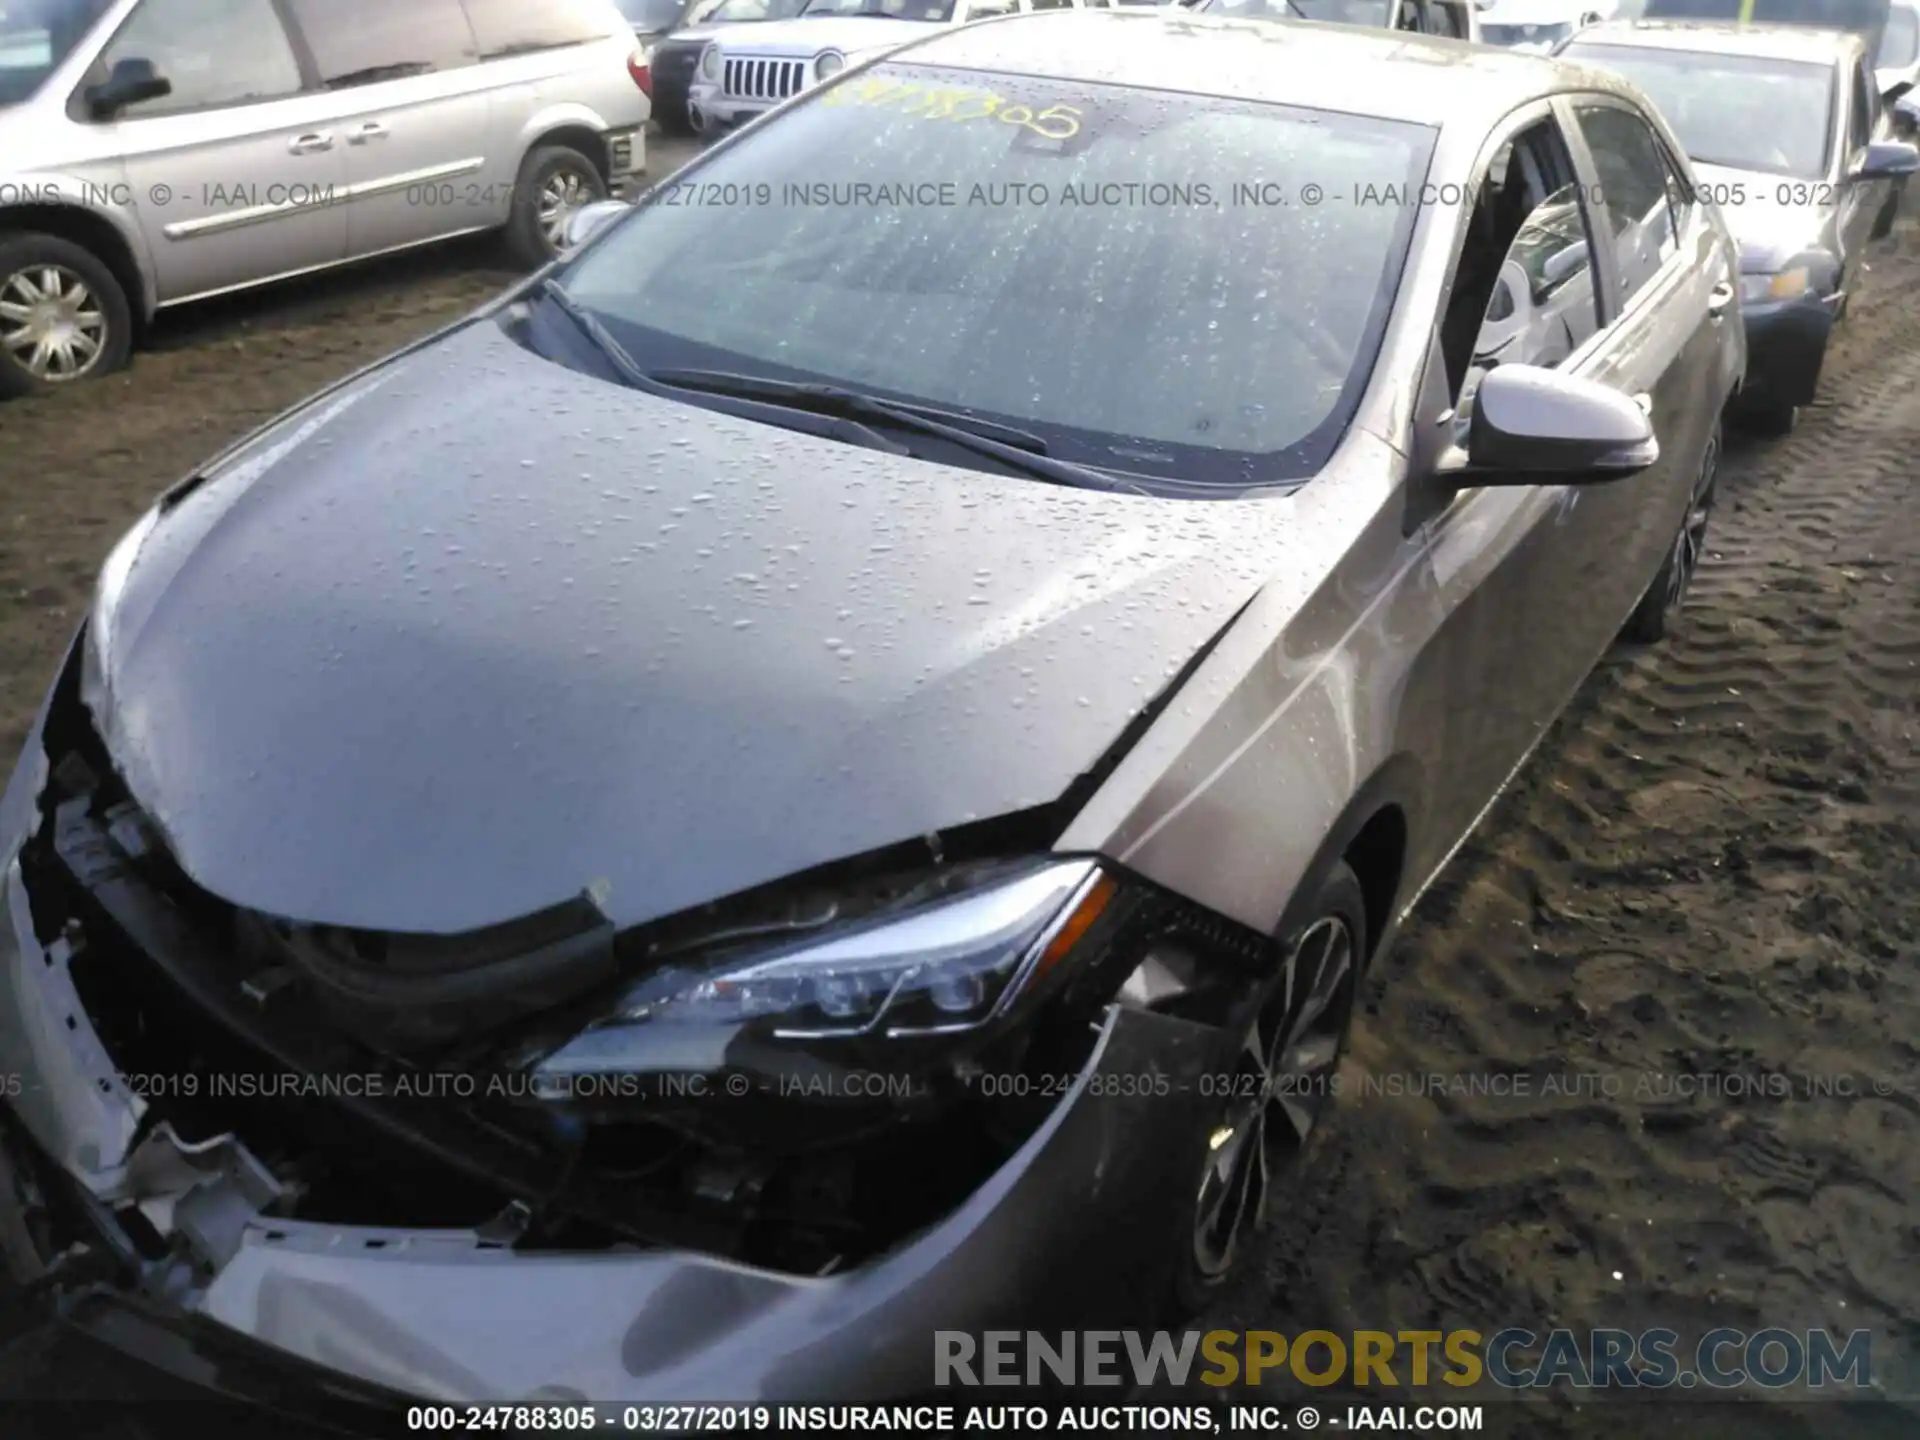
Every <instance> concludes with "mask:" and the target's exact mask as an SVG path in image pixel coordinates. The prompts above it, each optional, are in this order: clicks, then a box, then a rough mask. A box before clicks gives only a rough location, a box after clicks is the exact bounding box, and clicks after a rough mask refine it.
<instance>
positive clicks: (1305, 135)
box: [562, 65, 1433, 489]
mask: <svg viewBox="0 0 1920 1440" xmlns="http://www.w3.org/2000/svg"><path fill="white" fill-rule="evenodd" d="M989 87H990V88H989ZM1432 144H1433V132H1432V131H1431V130H1430V129H1428V128H1426V127H1424V126H1417V125H1412V124H1407V123H1402V122H1395V121H1385V120H1375V119H1370V118H1363V117H1359V116H1352V115H1336V114H1332V113H1327V112H1318V111H1310V110H1298V109H1293V108H1288V107H1282V106H1277V105H1258V104H1247V103H1241V102H1236V101H1229V100H1224V99H1213V98H1211V97H1198V96H1180V97H1178V98H1177V99H1176V98H1174V97H1171V96H1168V95H1164V94H1160V93H1157V92H1147V91H1136V90H1127V89H1120V88H1112V87H1105V86H1088V85H1083V84H1068V83H1064V82H1048V81H1041V80H1034V79H1028V78H1025V77H1019V78H1015V77H998V78H995V79H993V80H991V81H987V80H983V79H982V77H981V76H980V75H979V74H977V73H973V72H947V71H943V70H934V69H931V68H923V67H908V66H904V65H885V66H882V67H880V68H878V69H876V70H874V71H873V72H871V73H870V74H867V75H862V76H860V77H858V78H857V79H855V80H852V81H849V82H846V83H843V84H839V85H834V86H830V87H828V88H827V89H825V90H824V91H821V92H818V93H817V94H816V96H815V98H813V99H812V100H810V101H808V102H805V103H803V104H802V105H801V106H800V108H798V109H796V110H794V111H792V112H790V113H789V114H788V115H787V116H786V117H784V118H783V119H781V120H780V121H778V122H776V123H773V124H770V125H766V126H764V127H759V128H756V129H755V130H754V131H753V132H751V133H750V134H743V135H742V136H740V137H739V138H738V139H737V140H736V141H735V142H734V143H732V144H730V145H728V146H726V147H725V148H723V149H720V150H717V151H715V152H713V153H712V155H711V156H710V157H709V158H707V159H706V160H705V161H703V162H700V163H699V165H698V174H697V176H695V175H693V174H691V173H690V174H689V176H688V178H687V179H686V181H685V182H684V184H685V185H686V186H687V187H690V188H694V189H698V190H699V191H700V192H701V193H702V194H712V195H716V196H727V195H731V196H735V197H738V199H739V201H740V203H739V204H737V205H735V204H731V203H730V204H729V205H728V207H727V208H725V209H720V208H714V207H708V206H686V205H676V204H673V203H671V202H670V200H669V201H668V202H666V203H652V204H644V205H643V206H642V207H641V208H640V209H639V210H638V211H637V212H636V213H635V214H634V215H632V216H631V217H630V218H629V219H628V220H626V221H624V222H622V223H621V224H620V225H619V226H618V227H616V228H615V229H614V230H612V231H611V232H609V233H608V234H607V236H606V237H605V239H604V240H603V241H602V242H600V243H598V244H596V245H594V246H593V247H592V248H590V249H589V250H587V251H586V252H585V253H583V254H582V255H581V257H580V258H579V259H578V260H577V261H575V262H574V263H573V264H571V265H569V266H568V267H566V268H565V270H564V271H563V272H562V281H563V283H564V285H565V287H566V289H567V290H568V292H570V293H571V294H572V295H573V296H574V298H575V299H576V300H577V301H578V303H579V304H580V305H581V306H583V307H584V308H586V309H588V310H591V311H593V312H595V313H596V314H597V315H598V316H600V317H601V318H602V319H603V321H604V322H605V324H606V326H607V328H608V329H609V331H610V332H612V333H613V334H614V335H615V336H616V337H617V338H618V339H619V341H620V342H621V343H622V344H623V345H624V346H625V347H626V349H627V350H628V351H629V352H630V354H631V355H632V357H633V359H634V360H635V361H636V362H637V363H638V364H639V365H640V366H642V367H644V368H646V369H649V370H653V369H659V368H663V367H664V368H676V367H704V368H713V369H725V370H731V371H746V372H750V373H753V374H757V375H772V376H776V377H778V378H782V379H802V380H814V381H824V382H829V383H832V384H835V385H838V386H841V387H845V388H853V389H858V390H861V391H865V392H867V393H881V394H883V395H885V396H887V397H888V398H892V399H895V400H902V401H917V402H920V403H922V404H926V405H936V406H940V407H942V408H945V409H949V410H961V411H967V412H970V413H972V414H974V415H976V416H979V417H982V418H985V419H989V420H994V421H998V422H1001V423H1003V424H1006V425H1012V426H1018V427H1020V428H1022V429H1024V430H1026V431H1028V432H1029V433H1032V434H1037V435H1039V436H1041V437H1042V438H1043V439H1044V440H1045V442H1046V445H1047V450H1048V453H1049V454H1051V455H1054V456H1057V457H1059V458H1061V459H1063V460H1069V461H1074V462H1077V463H1080V464H1083V465H1095V466H1105V467H1109V468H1113V469H1121V470H1126V471H1128V472H1130V473H1133V474H1136V475H1139V476H1143V477H1148V478H1152V477H1155V476H1164V477H1166V478H1167V479H1168V480H1170V481H1181V482H1201V483H1213V484H1219V485H1223V486H1232V487H1235V488H1236V489H1243V488H1246V487H1249V486H1253V485H1258V484H1265V483H1270V482H1273V481H1276V480H1285V479H1297V478H1302V477H1304V476H1307V475H1310V474H1312V473H1313V472H1314V471H1315V470H1316V469H1318V468H1319V466H1320V464H1321V463H1322V462H1323V461H1324V459H1325V457H1326V456H1327V454H1328V453H1330V452H1331V450H1332V447H1333V445H1334V443H1335V442H1337V440H1338V439H1339V437H1340V434H1341V433H1342V432H1343V431H1344V429H1345V427H1346V422H1347V418H1348V416H1350V415H1351V413H1352V410H1353V407H1354V406H1355V405H1356V404H1357V403H1358V400H1359V394H1360V390H1361V388H1362V387H1363V385H1364V384H1365V381H1366V377H1367V375H1368V374H1369V372H1370V371H1371V368H1372V364H1373V356H1374V352H1375V350H1376V349H1377V347H1378V343H1379V334H1380V330H1381V327H1382V326H1383V325H1384V324H1385V320H1386V315H1387V312H1388V310H1389V308H1390V306H1391V303H1392V297H1393V291H1394V287H1395V284H1396V282H1397V279H1398V276H1399V274H1400V270H1401V265H1402V261H1403V258H1404V255H1405V251H1406V247H1407V237H1408V235H1409V234H1410V232H1411V229H1412V222H1413V219H1414V215H1415V212H1416V209H1417V207H1416V206H1415V205H1414V204H1412V203H1410V202H1409V203H1400V202H1402V201H1403V200H1404V199H1405V196H1406V194H1407V192H1408V191H1409V190H1410V189H1413V188H1415V187H1417V186H1418V184H1419V183H1420V181H1421V180H1422V179H1423V178H1424V176H1425V173H1426V166H1427V159H1428V155H1429V153H1430V151H1431V149H1432ZM680 184H681V182H675V185H674V187H673V188H675V189H678V188H679V186H680ZM1289 197H1291V200H1292V203H1286V202H1287V200H1288V199H1289ZM1308 197H1311V198H1310V199H1309V198H1308Z"/></svg>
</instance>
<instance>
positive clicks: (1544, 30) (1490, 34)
mask: <svg viewBox="0 0 1920 1440" xmlns="http://www.w3.org/2000/svg"><path fill="white" fill-rule="evenodd" d="M1572 33H1573V22H1572V21H1571V20H1563V21H1561V22H1560V23H1558V24H1555V25H1495V24H1491V23H1489V22H1487V21H1484V20H1483V21H1482V22H1481V23H1480V39H1481V40H1482V41H1483V42H1485V43H1486V44H1488V45H1557V44H1558V43H1559V42H1560V41H1562V40H1564V39H1566V38H1567V36H1569V35H1571V34H1572Z"/></svg>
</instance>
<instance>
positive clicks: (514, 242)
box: [507, 145, 607, 270]
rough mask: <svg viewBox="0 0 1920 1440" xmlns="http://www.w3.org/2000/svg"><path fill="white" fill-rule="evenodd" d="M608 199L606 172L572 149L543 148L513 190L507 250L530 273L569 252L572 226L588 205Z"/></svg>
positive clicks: (526, 165)
mask: <svg viewBox="0 0 1920 1440" xmlns="http://www.w3.org/2000/svg"><path fill="white" fill-rule="evenodd" d="M606 198H607V182H606V179H605V177H604V176H602V175H601V173H600V167H599V166H598V165H595V164H594V163H593V161H592V160H591V159H590V158H589V157H587V156H586V155H583V154H581V153H580V152H579V151H578V150H575V149H574V148H573V147H572V146H571V145H542V146H540V147H538V148H537V149H535V150H534V151H532V152H531V153H530V154H529V155H528V156H527V158H526V160H525V162H524V163H523V164H522V165H521V166H520V179H519V181H518V183H516V184H515V186H514V189H513V218H512V219H511V220H509V221H508V222H507V246H508V248H509V249H510V250H511V251H512V252H513V258H514V259H515V261H517V262H518V263H519V264H521V265H523V266H525V267H526V268H527V269H529V270H534V269H538V268H539V267H540V266H542V265H545V264H546V263H547V262H548V261H549V260H551V259H553V258H554V257H555V256H556V255H558V254H559V253H560V252H561V251H562V250H564V249H565V248H566V240H567V224H568V222H569V221H571V220H572V219H573V217H574V215H575V213H576V212H578V211H579V210H581V209H582V208H584V207H585V206H588V205H592V204H595V203H596V202H598V201H601V200H605V199H606Z"/></svg>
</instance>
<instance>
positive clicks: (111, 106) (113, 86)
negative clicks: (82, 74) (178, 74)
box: [86, 55, 173, 120]
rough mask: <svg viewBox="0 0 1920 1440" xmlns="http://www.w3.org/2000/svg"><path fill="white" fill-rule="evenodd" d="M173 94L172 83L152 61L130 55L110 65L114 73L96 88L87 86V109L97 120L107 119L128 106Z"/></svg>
mask: <svg viewBox="0 0 1920 1440" xmlns="http://www.w3.org/2000/svg"><path fill="white" fill-rule="evenodd" d="M172 93H173V82H172V81H171V80H169V79H167V77H166V76H164V75H162V74H161V73H160V67H159V66H157V65H155V64H154V63H153V61H151V60H143V59H141V58H140V57H139V56H137V55H130V56H128V57H127V58H126V59H124V60H116V61H114V62H113V70H112V72H111V73H110V74H108V76H107V78H106V79H105V80H102V81H101V82H100V83H99V84H98V85H90V86H88V87H87V91H86V100H87V108H88V109H89V110H91V111H92V112H93V115H94V118H95V119H98V120H106V119H110V118H111V117H112V116H114V115H117V114H119V112H120V111H122V110H124V109H126V108H127V106H129V105H138V104H139V103H140V102H141V101H143V100H158V99H159V98H160V97H161V96H162V95H171V94H172Z"/></svg>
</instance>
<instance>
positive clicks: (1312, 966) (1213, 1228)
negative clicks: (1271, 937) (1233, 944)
mask: <svg viewBox="0 0 1920 1440" xmlns="http://www.w3.org/2000/svg"><path fill="white" fill-rule="evenodd" d="M1304 915H1305V918H1304V919H1303V920H1302V921H1301V923H1300V924H1299V926H1298V927H1297V928H1296V929H1295V930H1293V931H1292V932H1291V933H1290V934H1289V935H1288V936H1287V938H1286V940H1285V942H1284V944H1283V945H1282V947H1281V953H1282V954H1284V955H1285V956H1287V957H1288V960H1287V964H1286V966H1284V967H1282V968H1281V970H1280V972H1279V973H1277V974H1275V975H1274V976H1272V977H1271V978H1270V979H1269V980H1268V982H1267V983H1266V985H1265V987H1264V988H1263V990H1262V991H1261V993H1260V994H1259V995H1258V996H1257V997H1254V999H1253V1001H1252V1002H1251V1003H1249V1004H1248V1005H1247V1006H1246V1007H1245V1008H1244V1011H1243V1015H1244V1021H1243V1023H1245V1024H1246V1025H1247V1032H1246V1033H1247V1044H1246V1045H1245V1046H1243V1047H1242V1049H1241V1050H1240V1052H1239V1062H1240V1066H1241V1069H1240V1070H1239V1071H1237V1072H1236V1074H1235V1075H1234V1077H1233V1078H1232V1080H1231V1081H1229V1082H1227V1083H1226V1084H1225V1085H1224V1086H1223V1088H1226V1089H1229V1090H1230V1091H1231V1092H1232V1093H1230V1094H1229V1095H1227V1096H1225V1097H1223V1098H1222V1100H1221V1101H1220V1103H1219V1105H1218V1106H1217V1107H1216V1108H1215V1109H1213V1110H1210V1111H1209V1112H1208V1119H1207V1123H1206V1124H1205V1125H1204V1126H1202V1127H1201V1131H1200V1133H1199V1134H1197V1135H1196V1136H1194V1137H1193V1143H1192V1144H1191V1145H1190V1146H1189V1147H1188V1148H1187V1150H1186V1152H1185V1154H1184V1156H1183V1157H1182V1161H1181V1163H1183V1164H1185V1165H1187V1166H1188V1167H1189V1168H1188V1169H1187V1171H1186V1172H1184V1173H1187V1174H1190V1175H1193V1176H1194V1177H1195V1183H1194V1184H1193V1185H1192V1186H1191V1187H1190V1189H1191V1193H1192V1199H1191V1200H1190V1201H1188V1202H1186V1203H1183V1204H1182V1205H1180V1206H1179V1207H1177V1210H1178V1213H1177V1217H1176V1224H1175V1228H1174V1232H1173V1235H1172V1237H1171V1245H1172V1247H1173V1254H1172V1256H1171V1270H1172V1274H1171V1278H1170V1281H1169V1284H1168V1295H1167V1297H1166V1302H1165V1304H1164V1305H1163V1307H1162V1308H1163V1311H1165V1312H1167V1313H1168V1314H1169V1318H1170V1319H1173V1320H1182V1319H1186V1318H1188V1317H1190V1316H1192V1315H1194V1314H1196V1313H1197V1312H1199V1311H1200V1310H1202V1309H1204V1308H1205V1307H1206V1306H1207V1305H1208V1304H1209V1303H1210V1302H1211V1301H1212V1300H1213V1299H1214V1298H1215V1297H1216V1296H1218V1295H1219V1294H1220V1292H1221V1291H1222V1290H1224V1289H1226V1288H1227V1287H1228V1285H1229V1284H1230V1283H1231V1282H1232V1280H1233V1279H1234V1277H1235V1276H1236V1275H1237V1274H1239V1273H1240V1271H1241V1269H1242V1267H1243V1264H1244V1262H1245V1261H1246V1257H1247V1252H1248V1248H1249V1247H1248V1246H1247V1244H1246V1243H1245V1242H1246V1240H1247V1238H1248V1237H1249V1235H1250V1234H1251V1233H1252V1232H1253V1231H1255V1230H1257V1229H1259V1228H1262V1227H1263V1225H1264V1221H1265V1218H1266V1214H1267V1213H1268V1212H1269V1211H1270V1209H1271V1205H1270V1203H1269V1202H1270V1201H1271V1199H1272V1196H1273V1194H1274V1191H1275V1189H1276V1186H1277V1185H1284V1184H1287V1183H1288V1182H1294V1181H1297V1180H1298V1179H1299V1178H1300V1172H1301V1171H1302V1168H1303V1167H1302V1163H1301V1162H1302V1159H1303V1156H1304V1153H1305V1150H1306V1147H1307V1144H1308V1142H1309V1141H1310V1139H1311V1137H1312V1134H1313V1131H1314V1130H1315V1129H1316V1128H1317V1127H1318V1121H1319V1118H1320V1115H1321V1114H1322V1112H1323V1111H1324V1109H1325V1107H1326V1104H1327V1101H1328V1098H1329V1096H1330V1094H1331V1091H1332V1089H1333V1085H1332V1083H1331V1082H1332V1077H1333V1075H1334V1073H1335V1071H1336V1070H1337V1069H1338V1068H1339V1064H1340V1057H1341V1056H1342V1055H1343V1054H1344V1053H1345V1052H1346V1045H1347V1035H1348V1032H1349V1030H1350V1029H1351V1028H1352V1025H1353V1011H1354V999H1355V996H1356V994H1357V993H1358V989H1359V982H1360V978H1361V976H1362V974H1363V972H1364V970H1365V968H1366V954H1367V910H1366V897H1365V895H1364V893H1363V892H1362V891H1361V888H1360V881H1359V879H1358V878H1357V877H1356V876H1355V875H1354V873H1353V871H1352V870H1351V869H1350V868H1349V867H1348V866H1347V865H1346V864H1345V863H1344V862H1342V863H1338V864H1336V865H1335V866H1334V867H1333V869H1332V871H1331V872H1329V874H1328V875H1327V877H1326V879H1325V880H1323V881H1322V882H1321V884H1320V888H1319V890H1318V891H1317V893H1316V894H1315V895H1314V897H1313V901H1312V903H1311V904H1310V905H1309V906H1308V907H1307V909H1306V910H1305V912H1304ZM1289 971H1292V985H1291V987H1289V984H1288V972H1289ZM1316 1000H1319V1001H1321V1002H1323V1003H1320V1004H1318V1005H1315V1004H1314V1003H1313V1002H1315V1001H1316ZM1303 1027H1304V1028H1303ZM1289 1052H1293V1053H1292V1054H1291V1055H1289ZM1256 1057H1261V1058H1259V1059H1256ZM1309 1057H1310V1058H1309ZM1275 1075H1284V1076H1285V1078H1286V1083H1285V1084H1284V1085H1283V1086H1282V1087H1281V1088H1280V1089H1279V1091H1278V1093H1274V1091H1273V1087H1272V1086H1271V1085H1270V1084H1267V1083H1265V1082H1266V1079H1267V1078H1268V1077H1273V1076H1275ZM1228 1129H1232V1130H1235V1131H1238V1132H1239V1138H1238V1139H1237V1140H1228V1141H1227V1142H1225V1143H1216V1140H1215V1137H1217V1136H1218V1135H1219V1134H1220V1133H1221V1132H1222V1131H1223V1130H1228ZM1223 1162H1224V1167H1225V1168H1223ZM1256 1166H1257V1167H1258V1168H1255V1167H1256ZM1249 1187H1250V1189H1249ZM1221 1202H1224V1203H1221ZM1229 1212H1231V1214H1229Z"/></svg>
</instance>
